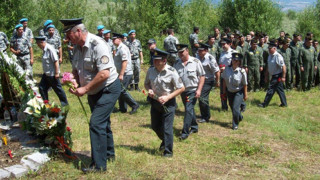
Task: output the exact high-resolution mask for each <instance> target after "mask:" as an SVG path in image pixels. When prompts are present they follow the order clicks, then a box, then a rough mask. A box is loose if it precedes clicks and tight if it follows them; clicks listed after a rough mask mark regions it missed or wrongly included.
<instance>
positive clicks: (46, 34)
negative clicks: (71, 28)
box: [39, 28, 61, 39]
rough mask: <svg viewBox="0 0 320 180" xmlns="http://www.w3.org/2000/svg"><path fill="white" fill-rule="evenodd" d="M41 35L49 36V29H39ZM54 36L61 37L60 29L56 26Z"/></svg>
mask: <svg viewBox="0 0 320 180" xmlns="http://www.w3.org/2000/svg"><path fill="white" fill-rule="evenodd" d="M39 36H46V37H48V36H49V32H48V30H45V29H41V30H40V31H39ZM53 36H56V37H59V38H60V39H61V36H60V34H59V31H58V29H56V28H54V33H53Z"/></svg>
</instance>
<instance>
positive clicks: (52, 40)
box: [46, 24, 62, 63]
mask: <svg viewBox="0 0 320 180" xmlns="http://www.w3.org/2000/svg"><path fill="white" fill-rule="evenodd" d="M55 29H56V27H55V26H54V25H53V24H50V25H49V26H48V27H47V31H48V35H47V36H46V39H47V43H48V44H51V45H52V46H53V47H54V48H55V50H56V53H57V54H58V57H59V63H62V47H61V39H60V38H59V37H58V36H55V35H54V31H55Z"/></svg>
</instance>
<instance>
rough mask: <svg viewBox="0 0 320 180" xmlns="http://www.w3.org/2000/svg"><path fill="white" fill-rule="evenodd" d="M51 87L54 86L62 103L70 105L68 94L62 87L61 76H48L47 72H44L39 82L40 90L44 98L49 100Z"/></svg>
mask: <svg viewBox="0 0 320 180" xmlns="http://www.w3.org/2000/svg"><path fill="white" fill-rule="evenodd" d="M50 87H52V89H53V90H54V92H55V93H56V94H57V96H58V98H59V100H60V103H61V105H62V106H66V105H68V100H67V96H66V93H65V92H64V90H63V89H62V86H61V83H60V80H59V78H58V79H57V78H55V77H54V76H47V75H46V74H43V75H42V78H41V81H40V84H39V91H40V94H41V97H42V99H43V100H49V97H48V90H49V88H50Z"/></svg>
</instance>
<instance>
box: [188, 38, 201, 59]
mask: <svg viewBox="0 0 320 180" xmlns="http://www.w3.org/2000/svg"><path fill="white" fill-rule="evenodd" d="M189 42H190V45H191V49H192V55H193V56H194V57H195V56H196V53H197V51H198V48H197V47H195V46H194V45H195V44H199V38H198V34H197V33H192V34H190V36H189Z"/></svg>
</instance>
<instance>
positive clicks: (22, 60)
mask: <svg viewBox="0 0 320 180" xmlns="http://www.w3.org/2000/svg"><path fill="white" fill-rule="evenodd" d="M60 21H61V23H63V25H64V29H63V33H65V38H64V39H63V42H64V43H67V44H68V53H69V58H70V60H71V62H72V72H73V74H74V75H75V77H76V80H77V83H74V86H75V89H70V92H71V93H73V94H75V95H77V96H82V95H84V94H88V102H89V105H90V109H91V111H92V116H91V120H90V138H91V148H92V164H91V166H90V167H89V168H84V169H83V171H84V172H96V171H101V170H106V161H107V160H108V159H114V158H115V153H114V144H113V135H112V131H111V127H110V114H111V112H116V111H117V110H115V109H114V105H115V103H116V101H117V100H118V101H119V111H121V112H123V113H125V112H127V104H128V105H129V106H130V107H131V108H132V111H131V112H130V114H133V113H135V112H136V111H137V110H138V108H139V104H138V103H137V102H136V101H135V100H134V98H133V97H132V96H131V95H130V93H129V91H130V90H138V91H141V90H140V88H139V81H140V76H139V74H140V65H141V64H142V63H143V60H144V59H143V53H142V46H141V42H140V41H139V40H138V39H136V31H135V30H130V31H129V32H128V34H127V33H123V34H122V33H121V34H119V33H112V36H111V30H107V29H105V27H104V26H103V25H98V26H97V31H98V33H97V34H95V35H94V34H91V33H90V32H88V31H87V29H86V28H85V26H84V24H83V23H82V18H76V19H62V20H60ZM27 24H28V19H27V18H23V19H21V20H20V24H18V25H16V26H15V29H14V32H13V34H12V38H11V40H10V41H8V38H7V36H6V34H5V33H3V32H0V50H1V51H2V52H3V54H4V55H7V52H6V50H7V47H8V46H9V44H10V51H11V52H12V53H13V54H14V55H16V57H17V60H18V62H17V63H18V64H19V65H20V66H21V67H22V68H23V69H24V70H25V71H26V72H27V74H28V78H30V79H32V64H33V62H34V59H33V50H32V42H33V39H34V37H33V33H32V31H31V29H30V28H28V26H27ZM199 32H200V29H199V28H198V27H194V29H193V33H192V34H190V36H189V43H190V45H188V44H181V43H180V42H179V41H178V39H177V37H175V34H174V30H173V29H168V30H167V33H168V36H167V37H166V38H165V39H164V43H163V44H164V46H163V49H164V50H160V49H158V48H157V43H156V40H154V39H149V40H148V42H147V44H148V48H149V50H150V61H149V62H150V68H149V69H148V72H147V75H146V78H145V81H144V88H145V89H146V90H147V93H148V101H149V102H150V104H151V110H150V113H151V127H152V129H153V130H154V131H155V133H156V134H157V136H158V137H159V138H160V139H161V140H162V142H161V145H160V149H161V150H163V155H164V157H171V156H172V155H173V120H174V115H175V109H176V107H177V104H176V100H175V97H176V96H178V95H181V99H182V102H183V104H184V107H185V115H184V124H183V129H182V132H181V136H180V137H179V138H180V139H181V140H184V139H186V138H188V136H189V135H190V134H192V133H197V132H198V124H197V122H200V123H204V122H209V120H210V118H211V115H210V106H209V94H210V92H211V90H212V89H213V88H214V87H220V96H221V109H222V110H228V104H227V100H229V106H230V109H231V111H232V115H233V120H232V128H233V129H234V130H237V129H238V125H239V122H240V121H241V120H242V119H243V116H242V114H241V112H244V111H245V108H246V105H245V102H244V101H245V100H246V99H247V91H249V92H250V91H259V90H262V89H265V90H267V94H266V97H265V100H264V101H263V103H261V104H259V107H263V108H264V107H266V106H268V104H269V102H270V100H271V98H272V96H273V94H274V93H275V92H277V93H278V94H279V96H280V100H281V104H280V106H282V107H285V106H287V101H286V96H285V91H284V89H286V90H291V89H293V88H299V89H300V88H301V89H302V90H303V91H307V90H310V89H311V88H312V87H313V86H317V85H319V81H320V78H319V69H318V68H317V67H318V64H319V50H320V47H319V46H318V41H317V40H314V39H313V34H312V33H307V34H306V36H305V39H304V40H302V38H301V35H300V34H298V33H295V34H293V36H290V35H289V34H286V33H285V32H283V31H281V32H280V37H279V38H278V39H272V40H269V36H268V35H267V34H266V33H263V32H256V33H254V32H253V31H251V32H250V33H249V34H247V35H246V36H244V35H243V34H242V33H241V32H240V31H238V30H234V31H233V32H231V30H230V28H225V29H224V31H223V32H220V29H219V28H217V27H215V28H214V32H213V34H212V35H208V39H207V40H200V39H199V38H198V34H199ZM35 39H36V42H37V44H38V46H39V47H40V48H41V49H42V50H43V55H42V65H43V71H44V74H43V76H42V79H41V82H40V85H39V89H40V93H41V96H42V97H43V99H44V100H48V89H49V88H50V87H51V88H52V89H54V91H55V92H56V93H57V95H58V97H59V99H60V101H61V104H62V105H67V104H68V101H67V98H66V96H65V93H64V91H63V89H62V88H61V84H60V81H59V77H60V75H59V73H60V70H59V63H61V62H62V54H63V53H62V48H61V37H60V33H59V31H58V30H57V29H56V28H55V26H54V25H53V22H52V20H46V21H45V23H44V24H43V28H42V29H41V30H40V32H39V36H38V37H35ZM189 46H190V52H189ZM189 54H191V55H189ZM197 101H199V107H200V112H201V118H200V120H198V121H197V120H196V115H195V111H194V106H195V104H196V102H197Z"/></svg>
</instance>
